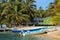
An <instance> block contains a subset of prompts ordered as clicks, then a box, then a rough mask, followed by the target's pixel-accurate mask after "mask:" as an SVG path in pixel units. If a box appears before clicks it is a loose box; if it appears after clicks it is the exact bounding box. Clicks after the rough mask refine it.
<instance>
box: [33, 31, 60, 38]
mask: <svg viewBox="0 0 60 40" xmlns="http://www.w3.org/2000/svg"><path fill="white" fill-rule="evenodd" d="M55 32H57V31H55ZM52 33H53V34H47V33H45V34H35V35H33V36H35V37H40V36H44V37H51V38H60V34H58V33H56V34H55V33H54V32H52Z"/></svg>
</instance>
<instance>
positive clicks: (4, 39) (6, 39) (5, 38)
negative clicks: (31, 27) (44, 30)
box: [0, 33, 60, 40]
mask: <svg viewBox="0 0 60 40" xmlns="http://www.w3.org/2000/svg"><path fill="white" fill-rule="evenodd" d="M0 40H60V39H57V38H51V37H45V36H36V37H35V36H33V35H26V36H22V35H20V34H19V33H0Z"/></svg>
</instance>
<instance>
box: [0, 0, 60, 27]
mask: <svg viewBox="0 0 60 40" xmlns="http://www.w3.org/2000/svg"><path fill="white" fill-rule="evenodd" d="M59 16H60V1H59V0H55V2H54V3H50V4H49V6H48V9H47V10H43V9H42V7H40V8H39V9H38V10H37V8H36V1H35V0H0V24H6V25H8V26H10V27H11V26H12V25H13V24H17V25H18V26H19V25H21V24H22V23H26V24H28V23H29V22H33V20H34V18H35V17H39V18H47V17H51V22H53V24H55V23H56V24H59V25H60V23H58V22H60V21H59V20H60V17H59Z"/></svg>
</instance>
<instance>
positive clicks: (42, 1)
mask: <svg viewBox="0 0 60 40" xmlns="http://www.w3.org/2000/svg"><path fill="white" fill-rule="evenodd" d="M51 2H54V0H36V6H37V9H39V7H42V9H44V10H46V9H47V7H48V5H49V3H51Z"/></svg>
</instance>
